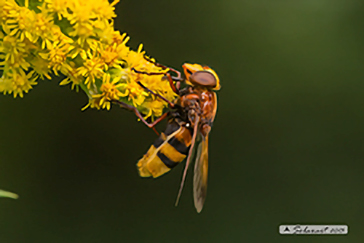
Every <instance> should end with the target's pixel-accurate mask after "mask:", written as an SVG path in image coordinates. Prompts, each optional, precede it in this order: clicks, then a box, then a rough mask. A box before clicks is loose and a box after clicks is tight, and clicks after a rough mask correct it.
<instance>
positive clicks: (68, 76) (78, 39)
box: [0, 0, 175, 118]
mask: <svg viewBox="0 0 364 243" xmlns="http://www.w3.org/2000/svg"><path fill="white" fill-rule="evenodd" d="M118 1H119V0H113V1H112V2H111V3H109V1H108V0H87V1H85V0H39V1H38V0H30V1H29V0H23V4H18V2H21V1H15V0H1V1H0V75H1V78H0V92H2V93H4V94H13V96H14V97H17V96H20V97H23V95H24V93H28V91H29V90H30V89H32V87H33V86H34V85H36V84H37V80H39V79H44V78H47V79H51V77H52V75H53V76H63V77H64V79H63V80H62V81H61V83H60V85H67V84H70V85H71V87H72V89H74V88H76V90H77V91H78V90H79V88H81V89H82V90H83V91H84V92H85V93H86V94H87V96H88V98H89V103H88V105H87V106H86V108H87V107H91V108H97V109H110V107H111V101H112V100H119V101H122V102H124V103H127V104H129V105H133V106H134V107H136V108H137V109H138V110H139V111H140V112H141V113H143V114H144V115H145V117H152V118H154V117H158V116H161V115H162V112H163V109H164V108H165V107H166V106H167V103H166V102H164V101H162V100H161V99H160V98H157V97H155V96H154V95H152V94H150V93H149V92H148V91H146V90H145V89H144V88H142V87H141V86H140V85H139V84H138V83H137V82H138V81H139V82H141V83H142V84H143V85H144V86H146V87H147V88H148V89H150V90H152V91H154V92H156V93H158V94H160V95H163V96H164V97H165V98H167V99H168V100H173V99H174V98H175V94H174V93H173V91H172V89H171V87H170V85H169V83H168V81H166V80H165V79H163V76H164V75H163V74H164V73H166V72H168V69H163V68H161V67H157V66H156V65H154V64H153V62H150V61H147V60H146V58H145V57H144V56H145V51H142V47H143V46H142V45H140V46H139V48H138V50H137V51H133V50H131V49H130V48H129V47H127V46H126V44H127V42H128V40H129V37H127V35H126V34H125V33H124V34H120V32H119V31H115V30H114V26H113V18H114V17H116V15H115V13H114V6H115V4H116V3H117V2H118ZM151 60H152V61H154V59H151ZM133 70H138V71H142V72H147V73H161V75H146V74H139V73H137V72H135V71H133Z"/></svg>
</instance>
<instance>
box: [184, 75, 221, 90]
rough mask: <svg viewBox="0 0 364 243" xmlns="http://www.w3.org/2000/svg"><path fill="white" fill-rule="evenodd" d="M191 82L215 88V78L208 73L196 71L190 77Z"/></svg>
mask: <svg viewBox="0 0 364 243" xmlns="http://www.w3.org/2000/svg"><path fill="white" fill-rule="evenodd" d="M190 80H191V82H193V83H195V84H198V85H201V86H205V87H211V88H213V87H216V83H217V81H216V78H215V76H214V75H213V74H212V73H210V72H208V71H197V72H195V73H194V74H192V76H191V77H190Z"/></svg>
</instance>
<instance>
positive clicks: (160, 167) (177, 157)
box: [137, 120, 191, 178]
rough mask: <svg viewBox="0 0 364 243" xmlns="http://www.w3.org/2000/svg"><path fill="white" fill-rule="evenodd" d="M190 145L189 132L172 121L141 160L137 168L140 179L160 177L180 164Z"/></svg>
mask: <svg viewBox="0 0 364 243" xmlns="http://www.w3.org/2000/svg"><path fill="white" fill-rule="evenodd" d="M190 145H191V131H190V130H189V129H188V128H186V127H183V126H180V125H179V124H178V123H177V122H176V121H174V120H172V121H171V122H169V123H168V125H167V129H166V131H165V133H162V134H161V135H160V136H159V137H158V138H157V140H155V142H154V144H153V145H152V146H151V147H150V148H149V150H148V152H147V153H146V154H145V155H144V156H143V158H141V159H140V160H139V161H138V163H137V167H138V170H139V174H140V176H142V177H149V176H153V177H154V178H155V177H158V176H161V175H163V174H165V173H167V172H168V171H170V170H171V169H172V168H173V167H175V166H176V165H177V164H178V163H180V162H182V161H183V160H184V159H185V158H186V156H187V154H188V150H189V147H190Z"/></svg>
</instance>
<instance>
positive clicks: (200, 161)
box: [193, 135, 208, 213]
mask: <svg viewBox="0 0 364 243" xmlns="http://www.w3.org/2000/svg"><path fill="white" fill-rule="evenodd" d="M207 174H208V135H207V136H206V137H203V136H201V141H200V143H199V144H198V147H197V155H196V162H195V172H194V176H193V198H194V202H195V207H196V210H197V212H198V213H199V212H201V210H202V208H203V204H204V203H205V199H206V193H207Z"/></svg>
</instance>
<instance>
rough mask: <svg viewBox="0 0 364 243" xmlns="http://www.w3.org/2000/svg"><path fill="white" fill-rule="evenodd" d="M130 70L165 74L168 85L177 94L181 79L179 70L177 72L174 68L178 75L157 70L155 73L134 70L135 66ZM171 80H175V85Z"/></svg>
mask: <svg viewBox="0 0 364 243" xmlns="http://www.w3.org/2000/svg"><path fill="white" fill-rule="evenodd" d="M163 67H164V66H163ZM170 69H171V68H170ZM131 70H133V71H134V72H135V73H139V74H146V75H166V77H167V79H168V81H169V85H170V86H171V88H172V90H173V92H175V93H176V94H178V95H179V88H180V82H181V81H182V79H181V73H180V72H178V71H176V70H175V71H176V72H178V77H175V76H172V75H171V74H170V73H159V72H155V73H153V72H151V73H149V72H143V71H139V70H136V69H135V68H132V69H131ZM171 70H172V69H171ZM173 70H174V69H173ZM173 81H176V85H174V83H173ZM176 86H177V87H176Z"/></svg>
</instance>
